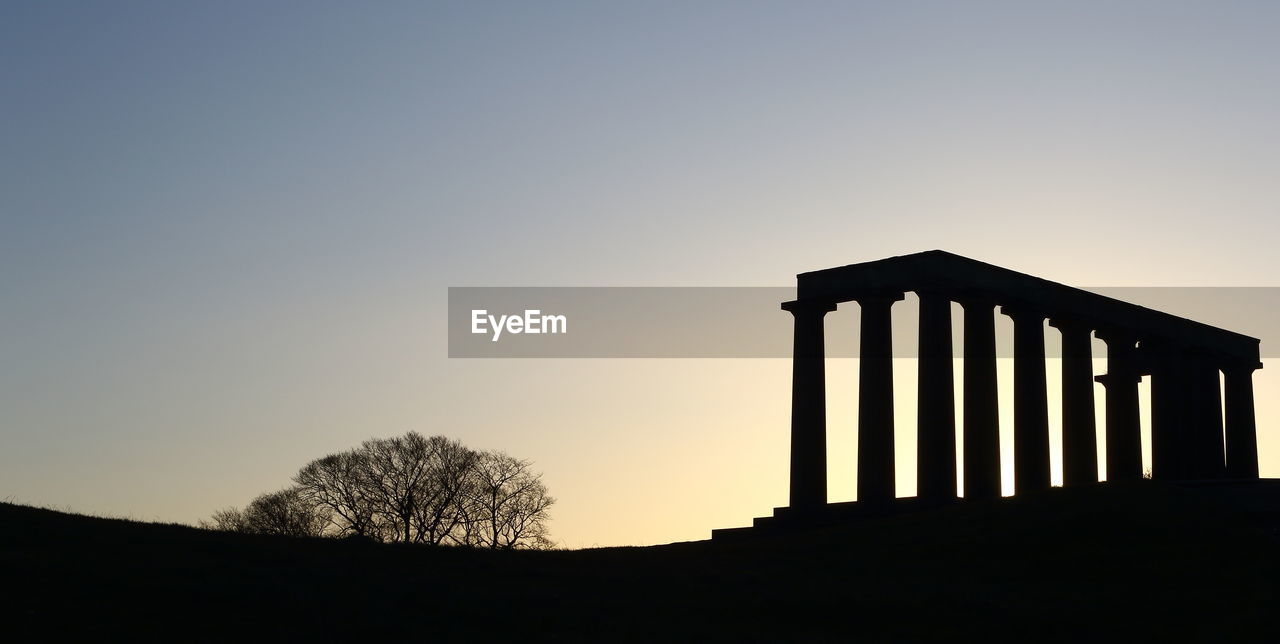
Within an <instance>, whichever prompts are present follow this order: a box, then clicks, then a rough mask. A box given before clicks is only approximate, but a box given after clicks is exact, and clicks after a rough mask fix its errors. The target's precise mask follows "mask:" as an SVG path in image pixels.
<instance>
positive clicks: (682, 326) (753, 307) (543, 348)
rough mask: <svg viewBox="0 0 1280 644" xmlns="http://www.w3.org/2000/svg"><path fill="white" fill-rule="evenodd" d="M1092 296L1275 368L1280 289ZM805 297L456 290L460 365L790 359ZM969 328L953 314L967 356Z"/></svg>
mask: <svg viewBox="0 0 1280 644" xmlns="http://www.w3.org/2000/svg"><path fill="white" fill-rule="evenodd" d="M1085 290H1087V291H1091V292H1094V293H1098V294H1100V295H1106V296H1108V297H1113V298H1116V299H1118V300H1123V301H1126V302H1131V303H1133V304H1138V305H1140V306H1145V307H1148V308H1152V309H1156V310H1159V311H1164V312H1166V313H1170V314H1173V315H1177V316H1180V317H1184V318H1188V319H1192V320H1196V321H1198V322H1203V323H1205V324H1210V325H1213V326H1216V327H1220V328H1223V329H1227V330H1230V331H1235V332H1237V333H1242V334H1244V335H1248V336H1252V337H1255V338H1260V339H1261V340H1262V345H1261V347H1262V355H1263V356H1264V357H1267V356H1269V354H1268V353H1267V350H1268V342H1267V341H1268V340H1269V339H1273V338H1280V287H1106V288H1087V287H1086V288H1085ZM794 298H795V289H794V288H785V287H451V288H449V357H450V358H789V357H791V341H792V325H791V321H792V317H791V314H790V313H787V312H786V311H783V310H781V309H779V308H778V307H779V304H780V303H782V302H784V301H788V300H791V299H794ZM998 311H999V309H997V315H996V330H997V342H996V346H997V351H998V353H999V355H1000V357H1012V356H1013V353H1012V351H1013V335H1012V333H1013V325H1012V323H1011V322H1010V320H1009V318H1008V317H1006V316H1003V315H999V313H998ZM918 314H919V307H918V305H917V300H916V298H915V295H914V294H912V293H907V295H906V298H905V299H904V300H903V301H901V302H898V303H897V304H895V305H894V307H893V345H894V357H898V358H914V357H916V330H917V319H918ZM858 323H859V312H858V305H857V304H856V303H854V302H848V303H844V304H841V305H840V307H839V309H838V310H837V311H834V312H832V313H829V314H828V315H827V318H826V343H827V355H828V356H829V357H833V358H856V357H857V354H858V351H857V347H858ZM961 329H962V319H961V316H960V308H959V305H954V304H953V305H952V331H953V333H954V342H953V345H954V347H955V349H956V357H961V348H962V347H961V335H960V334H961ZM1045 341H1046V343H1045V349H1046V352H1047V355H1048V357H1058V356H1059V355H1060V353H1059V343H1058V331H1057V330H1056V329H1053V328H1051V327H1048V326H1046V327H1045ZM1096 344H1097V346H1098V347H1105V345H1104V344H1102V343H1101V342H1100V341H1099V342H1097V343H1096ZM1275 344H1276V345H1277V346H1280V342H1276V343H1275ZM1104 355H1105V351H1104V350H1102V349H1097V350H1095V356H1098V357H1101V356H1104Z"/></svg>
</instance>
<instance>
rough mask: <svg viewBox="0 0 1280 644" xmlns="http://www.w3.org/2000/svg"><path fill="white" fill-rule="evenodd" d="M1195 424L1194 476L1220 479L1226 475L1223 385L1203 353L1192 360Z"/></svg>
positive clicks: (1216, 371) (1193, 422)
mask: <svg viewBox="0 0 1280 644" xmlns="http://www.w3.org/2000/svg"><path fill="white" fill-rule="evenodd" d="M1190 367H1191V369H1190V371H1189V372H1188V374H1187V377H1188V378H1189V379H1190V385H1191V390H1190V392H1189V394H1190V396H1189V401H1188V402H1189V403H1190V404H1191V416H1190V420H1191V423H1192V432H1191V441H1192V450H1191V453H1192V455H1193V457H1192V468H1193V472H1192V476H1193V477H1194V478H1197V479H1219V478H1222V477H1224V476H1225V475H1226V457H1225V456H1224V454H1223V440H1222V381H1221V379H1220V378H1219V375H1218V367H1217V365H1216V364H1215V363H1214V362H1213V361H1212V359H1211V358H1210V357H1209V356H1207V355H1203V354H1200V353H1196V354H1193V355H1192V356H1191V357H1190Z"/></svg>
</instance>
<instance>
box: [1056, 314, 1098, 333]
mask: <svg viewBox="0 0 1280 644" xmlns="http://www.w3.org/2000/svg"><path fill="white" fill-rule="evenodd" d="M1049 326H1051V327H1053V328H1055V329H1057V330H1059V331H1061V332H1063V333H1080V332H1084V333H1091V332H1092V331H1093V328H1094V326H1095V325H1094V324H1093V323H1092V322H1089V321H1086V320H1081V319H1079V318H1072V317H1065V316H1051V317H1050V318H1049Z"/></svg>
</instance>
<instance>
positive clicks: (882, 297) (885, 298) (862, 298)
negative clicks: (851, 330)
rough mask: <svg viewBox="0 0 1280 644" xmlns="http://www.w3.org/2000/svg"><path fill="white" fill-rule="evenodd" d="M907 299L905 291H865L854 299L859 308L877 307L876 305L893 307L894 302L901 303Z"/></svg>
mask: <svg viewBox="0 0 1280 644" xmlns="http://www.w3.org/2000/svg"><path fill="white" fill-rule="evenodd" d="M904 297H905V293H904V292H903V291H882V290H874V291H863V292H861V293H858V294H857V295H855V296H854V297H853V300H854V301H855V302H857V303H858V306H864V307H865V306H876V305H881V306H884V305H892V304H893V303H894V302H900V301H902V299H903V298H904Z"/></svg>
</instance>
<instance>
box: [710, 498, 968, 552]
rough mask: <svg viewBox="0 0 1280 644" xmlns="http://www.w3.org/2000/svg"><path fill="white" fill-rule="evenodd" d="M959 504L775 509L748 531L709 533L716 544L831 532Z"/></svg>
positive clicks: (916, 501) (909, 501) (900, 502)
mask: <svg viewBox="0 0 1280 644" xmlns="http://www.w3.org/2000/svg"><path fill="white" fill-rule="evenodd" d="M962 501H964V499H962V498H955V499H943V500H936V499H922V498H920V497H915V496H908V497H902V498H897V499H893V500H892V501H846V502H843V503H828V504H826V505H823V506H817V507H811V508H793V507H781V508H774V509H773V516H768V517H756V518H755V519H752V521H751V525H750V526H748V527H744V528H720V529H717V530H712V531H711V539H712V540H714V541H717V542H719V541H734V540H738V539H746V538H756V537H767V536H773V535H779V534H790V533H793V532H804V531H808V530H820V529H824V528H834V527H839V526H847V525H851V524H855V523H858V522H860V521H865V520H867V519H878V518H881V517H889V516H896V515H899V514H908V513H911V512H919V511H921V510H928V509H933V508H941V507H946V506H950V505H957V504H959V503H960V502H962Z"/></svg>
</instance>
